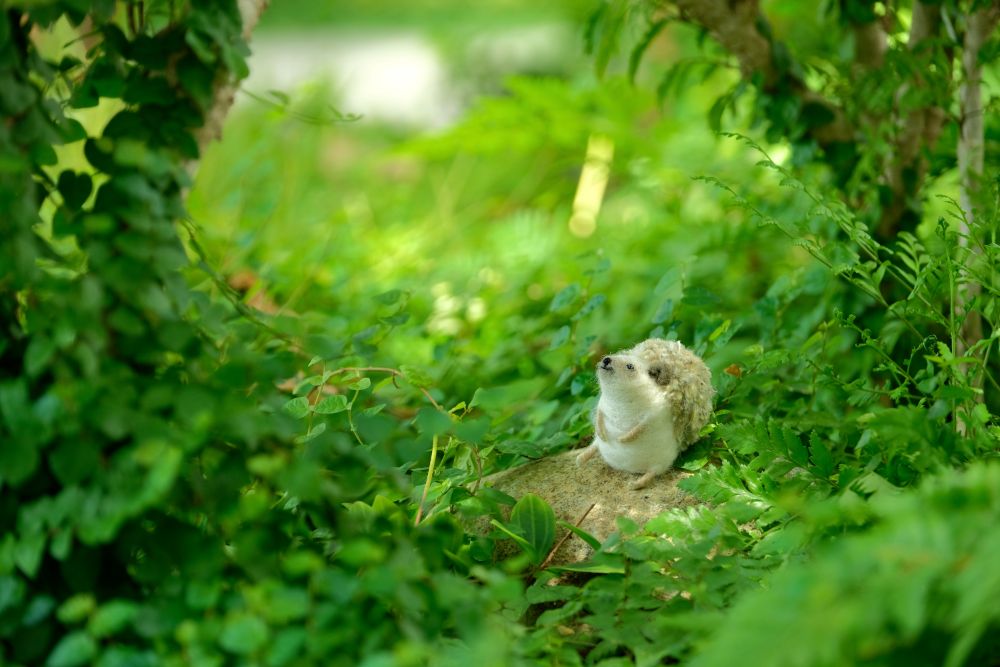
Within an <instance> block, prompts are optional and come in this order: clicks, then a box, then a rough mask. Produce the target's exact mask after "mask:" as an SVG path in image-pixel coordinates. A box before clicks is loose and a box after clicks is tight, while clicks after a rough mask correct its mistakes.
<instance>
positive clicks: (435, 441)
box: [413, 435, 438, 526]
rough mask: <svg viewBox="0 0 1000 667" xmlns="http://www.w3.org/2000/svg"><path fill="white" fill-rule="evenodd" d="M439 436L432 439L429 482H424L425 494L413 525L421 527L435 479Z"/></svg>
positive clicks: (428, 471) (428, 472) (428, 467)
mask: <svg viewBox="0 0 1000 667" xmlns="http://www.w3.org/2000/svg"><path fill="white" fill-rule="evenodd" d="M437 453H438V436H436V435H435V436H434V438H433V439H431V462H430V465H428V466H427V481H426V482H424V492H423V494H422V495H421V496H420V504H419V505H418V506H417V518H416V519H414V520H413V525H414V526H418V525H420V517H421V516H423V513H424V503H425V502H427V493H428V492H429V491H430V490H431V480H432V479H433V478H434V463H435V462H436V461H437Z"/></svg>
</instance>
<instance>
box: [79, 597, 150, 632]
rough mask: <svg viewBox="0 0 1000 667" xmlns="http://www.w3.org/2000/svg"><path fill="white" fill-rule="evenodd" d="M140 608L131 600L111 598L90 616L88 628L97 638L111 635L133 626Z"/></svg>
mask: <svg viewBox="0 0 1000 667" xmlns="http://www.w3.org/2000/svg"><path fill="white" fill-rule="evenodd" d="M138 610H139V608H138V606H136V604H135V603H134V602H131V601H129V600H111V601H110V602H106V603H104V604H103V605H101V606H100V608H98V610H97V611H96V612H94V614H93V615H92V616H91V617H90V622H89V623H88V624H87V630H88V631H89V632H90V634H91V635H93V636H94V637H97V638H102V637H109V636H111V635H113V634H115V633H117V632H120V631H121V630H124V629H125V628H127V627H129V626H131V624H132V619H134V618H135V615H136V613H137V612H138Z"/></svg>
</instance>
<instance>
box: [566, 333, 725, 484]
mask: <svg viewBox="0 0 1000 667" xmlns="http://www.w3.org/2000/svg"><path fill="white" fill-rule="evenodd" d="M597 380H598V382H599V383H600V386H601V395H600V398H599V399H598V401H597V409H596V410H594V441H593V442H592V443H591V444H590V446H588V447H586V448H585V449H584V450H583V451H581V452H580V453H579V454H578V455H577V463H583V462H585V461H587V460H589V459H590V458H592V457H593V456H594V454H596V453H597V452H600V454H601V458H603V459H604V461H605V463H607V464H608V465H609V466H611V467H612V468H615V469H617V470H624V471H626V472H633V473H641V477H639V478H638V479H637V480H636V481H635V482H634V483H633V485H632V488H633V489H641V488H643V487H645V486H646V485H648V484H649V483H650V482H651V481H652V480H653V479H654V478H655V477H656V476H657V475H659V474H660V473H662V472H664V471H666V470H667V469H668V468H670V466H671V465H672V464H673V462H674V460H675V459H676V458H677V455H678V454H679V453H680V452H682V451H683V450H684V449H685V448H686V447H687V446H688V445H690V444H691V443H693V442H694V441H695V440H697V439H698V435H699V433H700V432H701V429H702V427H703V426H704V425H705V424H706V423H708V419H709V417H710V416H711V414H712V397H713V395H714V394H715V390H714V389H713V388H712V372H711V371H710V370H709V369H708V366H706V365H705V362H704V361H702V360H701V358H700V357H698V355H696V354H695V353H694V352H692V351H691V350H689V349H688V348H686V347H684V345H683V344H681V343H680V342H678V341H675V340H663V339H660V338H650V339H648V340H645V341H643V342H641V343H639V344H638V345H636V346H635V347H632V348H630V349H628V350H623V351H621V352H617V353H615V354H612V355H610V356H606V357H604V358H603V359H601V360H600V361H599V362H598V364H597Z"/></svg>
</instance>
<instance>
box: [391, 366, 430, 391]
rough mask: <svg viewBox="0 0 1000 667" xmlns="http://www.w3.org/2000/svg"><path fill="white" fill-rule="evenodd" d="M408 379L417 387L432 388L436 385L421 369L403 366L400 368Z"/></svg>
mask: <svg viewBox="0 0 1000 667" xmlns="http://www.w3.org/2000/svg"><path fill="white" fill-rule="evenodd" d="M399 370H400V371H401V372H402V373H403V375H404V376H405V377H406V379H407V380H408V381H409V382H410V383H411V384H412V385H413V386H415V387H430V386H431V385H432V384H434V381H433V380H432V379H431V376H430V375H428V374H427V372H426V371H424V370H423V369H421V368H417V367H416V366H407V365H403V366H400V367H399Z"/></svg>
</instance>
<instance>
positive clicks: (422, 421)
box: [413, 407, 452, 435]
mask: <svg viewBox="0 0 1000 667" xmlns="http://www.w3.org/2000/svg"><path fill="white" fill-rule="evenodd" d="M413 421H414V423H415V424H416V425H417V430H419V431H420V432H421V433H423V434H424V435H440V434H442V433H447V432H448V431H449V430H451V427H452V421H451V418H450V417H449V416H448V415H446V414H444V413H442V412H440V411H439V410H437V409H435V408H429V407H423V408H420V410H419V411H417V416H416V418H415V419H414V420H413Z"/></svg>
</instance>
